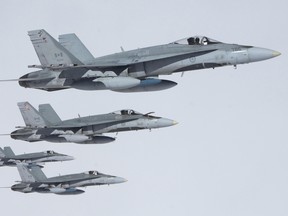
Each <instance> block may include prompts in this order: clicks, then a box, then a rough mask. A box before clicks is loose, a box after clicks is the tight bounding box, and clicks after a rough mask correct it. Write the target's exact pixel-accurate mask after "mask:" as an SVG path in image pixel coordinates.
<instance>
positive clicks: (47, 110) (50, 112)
mask: <svg viewBox="0 0 288 216" xmlns="http://www.w3.org/2000/svg"><path fill="white" fill-rule="evenodd" d="M39 113H40V115H41V116H42V117H43V118H44V119H46V120H47V121H49V122H50V123H51V125H56V124H58V123H60V122H61V119H60V117H59V116H58V115H57V113H56V112H55V110H54V109H53V108H52V106H51V105H50V104H40V105H39Z"/></svg>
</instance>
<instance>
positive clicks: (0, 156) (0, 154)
mask: <svg viewBox="0 0 288 216" xmlns="http://www.w3.org/2000/svg"><path fill="white" fill-rule="evenodd" d="M5 157H6V155H5V152H4V151H3V149H2V148H0V158H5Z"/></svg>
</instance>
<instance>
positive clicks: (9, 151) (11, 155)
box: [4, 146, 15, 158]
mask: <svg viewBox="0 0 288 216" xmlns="http://www.w3.org/2000/svg"><path fill="white" fill-rule="evenodd" d="M4 154H5V155H6V157H9V158H14V157H15V154H14V152H13V151H12V149H11V148H10V147H9V146H6V147H4Z"/></svg>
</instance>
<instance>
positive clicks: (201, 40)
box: [172, 36, 221, 45]
mask: <svg viewBox="0 0 288 216" xmlns="http://www.w3.org/2000/svg"><path fill="white" fill-rule="evenodd" d="M218 43H221V42H219V41H216V40H214V39H211V38H208V37H205V36H193V37H188V38H184V39H181V40H177V41H175V42H173V43H172V44H183V45H208V44H218Z"/></svg>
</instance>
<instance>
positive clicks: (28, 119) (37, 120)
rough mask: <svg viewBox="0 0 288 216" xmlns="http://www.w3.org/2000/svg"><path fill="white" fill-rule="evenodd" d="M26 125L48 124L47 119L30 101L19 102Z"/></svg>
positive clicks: (38, 125) (42, 125) (40, 125)
mask: <svg viewBox="0 0 288 216" xmlns="http://www.w3.org/2000/svg"><path fill="white" fill-rule="evenodd" d="M17 105H18V107H19V110H20V112H21V115H22V117H23V119H24V122H25V124H26V126H30V127H44V126H46V125H47V122H46V121H45V119H44V118H43V117H42V116H41V115H40V113H39V112H38V111H37V110H36V109H35V108H34V107H33V106H32V105H31V104H30V103H28V102H19V103H17Z"/></svg>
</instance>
